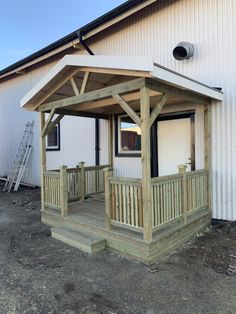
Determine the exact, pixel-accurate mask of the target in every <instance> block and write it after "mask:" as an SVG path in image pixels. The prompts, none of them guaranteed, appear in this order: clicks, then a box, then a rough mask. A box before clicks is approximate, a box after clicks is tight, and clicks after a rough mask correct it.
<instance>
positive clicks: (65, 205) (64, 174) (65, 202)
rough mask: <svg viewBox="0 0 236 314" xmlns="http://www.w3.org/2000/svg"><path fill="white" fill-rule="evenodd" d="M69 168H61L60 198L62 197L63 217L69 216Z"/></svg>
mask: <svg viewBox="0 0 236 314" xmlns="http://www.w3.org/2000/svg"><path fill="white" fill-rule="evenodd" d="M66 169H67V167H66V166H62V167H61V168H60V197H61V215H62V216H63V217H65V216H67V215H68V187H67V172H66Z"/></svg>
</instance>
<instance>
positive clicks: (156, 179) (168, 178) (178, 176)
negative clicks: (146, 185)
mask: <svg viewBox="0 0 236 314" xmlns="http://www.w3.org/2000/svg"><path fill="white" fill-rule="evenodd" d="M181 178H182V175H181V174H173V175H168V176H162V177H154V178H151V182H152V183H157V182H162V181H171V180H176V179H181Z"/></svg>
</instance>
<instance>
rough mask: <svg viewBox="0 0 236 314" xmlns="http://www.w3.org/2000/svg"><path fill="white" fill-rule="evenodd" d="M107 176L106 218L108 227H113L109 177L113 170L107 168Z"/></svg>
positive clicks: (105, 176)
mask: <svg viewBox="0 0 236 314" xmlns="http://www.w3.org/2000/svg"><path fill="white" fill-rule="evenodd" d="M103 171H104V178H105V214H106V216H105V220H106V229H108V230H110V229H111V184H110V182H109V178H110V176H111V170H110V169H109V168H105V169H104V170H103Z"/></svg>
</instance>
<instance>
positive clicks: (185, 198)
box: [178, 165, 188, 225]
mask: <svg viewBox="0 0 236 314" xmlns="http://www.w3.org/2000/svg"><path fill="white" fill-rule="evenodd" d="M178 169H179V173H180V174H182V176H183V183H182V196H183V218H184V224H185V225H186V224H187V211H188V194H187V193H188V189H187V178H186V169H187V166H186V165H180V166H178Z"/></svg>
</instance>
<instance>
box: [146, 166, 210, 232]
mask: <svg viewBox="0 0 236 314" xmlns="http://www.w3.org/2000/svg"><path fill="white" fill-rule="evenodd" d="M179 172H180V173H179V174H176V175H171V176H165V177H159V178H152V180H151V186H152V221H153V228H154V229H155V228H157V227H158V226H160V225H163V224H165V223H168V222H171V221H173V220H174V219H177V218H180V217H182V218H183V220H184V223H185V224H186V223H187V216H188V213H190V212H192V211H194V210H200V209H202V208H206V209H207V208H208V206H209V204H208V203H209V191H208V170H197V171H192V172H186V166H180V168H179Z"/></svg>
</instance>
